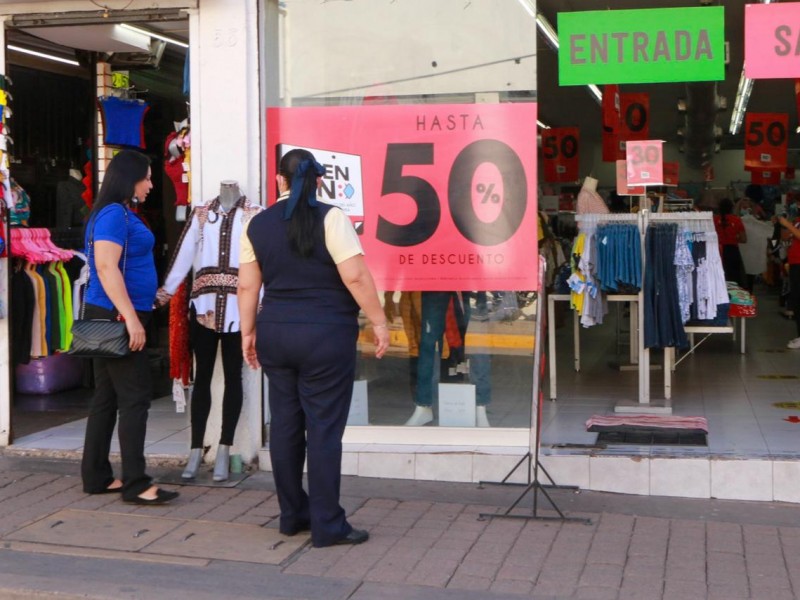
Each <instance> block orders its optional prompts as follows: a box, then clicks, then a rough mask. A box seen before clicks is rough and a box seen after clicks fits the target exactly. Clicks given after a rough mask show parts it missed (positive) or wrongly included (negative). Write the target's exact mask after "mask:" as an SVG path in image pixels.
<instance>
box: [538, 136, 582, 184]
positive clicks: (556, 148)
mask: <svg viewBox="0 0 800 600" xmlns="http://www.w3.org/2000/svg"><path fill="white" fill-rule="evenodd" d="M579 141H580V130H579V129H578V128H577V127H553V128H551V129H545V130H544V131H542V158H543V161H542V162H543V163H544V180H545V181H546V182H548V183H566V182H570V181H576V180H577V179H578V157H579V154H578V142H579Z"/></svg>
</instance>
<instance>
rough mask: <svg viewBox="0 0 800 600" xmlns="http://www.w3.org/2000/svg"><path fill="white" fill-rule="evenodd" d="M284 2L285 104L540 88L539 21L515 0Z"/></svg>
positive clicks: (302, 0)
mask: <svg viewBox="0 0 800 600" xmlns="http://www.w3.org/2000/svg"><path fill="white" fill-rule="evenodd" d="M285 4H286V10H285V12H286V23H287V26H286V31H287V36H286V39H287V43H288V48H287V51H288V56H289V57H290V58H289V60H290V63H289V66H290V69H291V71H290V73H291V76H290V77H287V78H286V80H285V84H286V86H287V89H286V93H287V97H288V98H295V99H296V98H301V97H320V98H322V97H329V96H341V97H348V96H361V95H416V94H459V93H475V92H498V91H513V90H535V89H536V67H535V60H536V22H535V20H534V18H533V17H531V16H530V15H529V14H528V13H527V12H526V11H525V9H524V8H522V6H521V4H520V3H519V2H516V1H514V0H472V1H465V0H394V1H388V0H385V1H376V0H349V1H347V2H320V0H287V1H286V3H285ZM517 58H518V59H520V60H519V63H517V62H516V61H515V59H517ZM434 62H435V63H436V65H435V66H434V64H433V63H434ZM287 103H288V101H287Z"/></svg>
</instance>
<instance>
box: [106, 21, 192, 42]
mask: <svg viewBox="0 0 800 600" xmlns="http://www.w3.org/2000/svg"><path fill="white" fill-rule="evenodd" d="M120 27H124V28H125V29H128V30H130V31H135V32H136V33H141V34H144V35H149V36H150V37H151V38H156V39H157V40H162V41H164V42H168V43H170V44H175V45H176V46H180V47H181V48H188V47H189V44H186V43H184V42H181V41H179V40H176V39H175V38H171V37H167V36H166V35H161V34H160V33H155V32H153V31H150V30H148V29H142V28H141V27H135V26H134V25H128V24H127V23H120Z"/></svg>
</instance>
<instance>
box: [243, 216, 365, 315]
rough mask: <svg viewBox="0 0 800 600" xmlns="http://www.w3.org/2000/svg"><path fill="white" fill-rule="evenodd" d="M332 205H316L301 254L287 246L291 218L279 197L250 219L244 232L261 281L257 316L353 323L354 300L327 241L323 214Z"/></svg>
mask: <svg viewBox="0 0 800 600" xmlns="http://www.w3.org/2000/svg"><path fill="white" fill-rule="evenodd" d="M331 208H333V207H332V206H331V205H329V204H321V203H320V204H319V206H318V207H317V208H316V209H315V210H316V212H317V221H316V224H315V226H314V251H313V252H312V253H311V256H309V257H307V258H301V257H300V256H298V255H297V254H295V253H294V252H292V249H291V248H290V246H289V236H288V231H289V223H290V221H284V220H283V211H284V205H283V202H277V203H276V204H273V205H272V206H271V207H269V208H268V209H267V210H264V211H262V212H260V213H258V214H257V215H256V216H255V217H253V219H252V221H250V225H249V227H248V228H247V236H248V237H249V238H250V242H251V243H252V244H253V250H254V251H255V255H256V260H258V264H259V265H260V267H261V277H262V279H263V281H264V299H263V301H262V303H261V311H260V312H259V313H258V318H257V320H258V321H260V322H272V323H275V322H278V323H327V324H334V323H341V324H347V325H355V324H356V323H357V319H358V310H359V309H358V304H356V302H355V300H353V296H352V295H351V294H350V291H349V290H348V289H347V287H345V285H344V283H342V279H341V277H340V276H339V271H338V270H337V268H336V264H335V263H334V262H333V258H332V257H331V255H330V253H329V252H328V249H327V248H326V246H325V226H324V221H325V215H326V214H328V211H329V210H330V209H331Z"/></svg>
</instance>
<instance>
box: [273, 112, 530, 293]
mask: <svg viewBox="0 0 800 600" xmlns="http://www.w3.org/2000/svg"><path fill="white" fill-rule="evenodd" d="M297 147H301V148H306V149H308V150H310V151H311V152H312V153H313V154H314V155H315V157H316V158H317V160H318V161H319V162H321V163H322V164H323V165H324V166H325V169H326V172H325V175H323V177H322V179H321V185H320V188H319V193H318V196H319V198H320V199H321V200H322V201H324V202H328V203H331V204H335V205H337V206H339V207H340V208H342V210H344V211H345V213H346V214H347V215H348V216H349V217H350V219H351V220H352V221H353V224H354V225H355V227H356V231H358V233H359V235H360V239H361V243H362V246H363V247H364V252H365V256H366V260H367V262H368V264H369V267H370V270H371V272H372V274H373V276H374V278H375V280H376V283H377V285H378V287H379V288H380V289H383V290H401V291H402V290H408V291H459V290H498V289H501V290H533V289H536V288H537V272H538V266H537V265H538V254H537V231H536V228H537V214H536V187H537V186H536V150H537V149H536V104H534V103H524V104H523V103H514V104H463V105H462V104H455V105H395V104H393V105H384V106H374V105H371V106H352V105H350V106H342V107H320V108H317V107H314V108H310V107H298V108H274V109H268V110H267V174H268V179H267V181H274V177H275V174H276V165H277V161H278V160H279V159H280V156H281V154H282V153H284V152H285V151H286V150H287V149H291V148H297ZM275 200H276V198H275V191H274V190H270V195H269V198H268V201H269V204H272V203H274V202H275Z"/></svg>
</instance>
